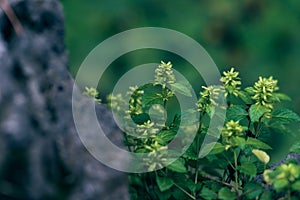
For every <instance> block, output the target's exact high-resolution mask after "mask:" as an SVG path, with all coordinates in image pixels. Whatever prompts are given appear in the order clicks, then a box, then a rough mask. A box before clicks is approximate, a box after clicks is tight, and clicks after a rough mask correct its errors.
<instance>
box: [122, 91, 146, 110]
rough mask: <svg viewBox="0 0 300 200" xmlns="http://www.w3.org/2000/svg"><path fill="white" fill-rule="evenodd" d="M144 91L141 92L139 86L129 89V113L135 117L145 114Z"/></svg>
mask: <svg viewBox="0 0 300 200" xmlns="http://www.w3.org/2000/svg"><path fill="white" fill-rule="evenodd" d="M143 94H144V91H143V90H139V89H138V86H134V87H129V91H128V92H127V94H126V95H127V96H129V98H130V99H129V113H130V114H133V115H139V114H142V113H143V105H142V95H143Z"/></svg>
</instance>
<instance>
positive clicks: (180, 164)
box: [167, 158, 186, 173]
mask: <svg viewBox="0 0 300 200" xmlns="http://www.w3.org/2000/svg"><path fill="white" fill-rule="evenodd" d="M167 168H168V169H170V170H172V171H174V172H178V173H186V167H185V165H184V160H183V159H180V158H179V159H177V160H175V161H174V162H172V163H171V164H170V165H168V166H167Z"/></svg>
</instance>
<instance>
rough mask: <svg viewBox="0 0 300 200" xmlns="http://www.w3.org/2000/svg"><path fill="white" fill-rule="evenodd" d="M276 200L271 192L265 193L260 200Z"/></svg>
mask: <svg viewBox="0 0 300 200" xmlns="http://www.w3.org/2000/svg"><path fill="white" fill-rule="evenodd" d="M270 199H274V197H273V192H271V191H264V192H263V193H262V195H261V197H260V200H270Z"/></svg>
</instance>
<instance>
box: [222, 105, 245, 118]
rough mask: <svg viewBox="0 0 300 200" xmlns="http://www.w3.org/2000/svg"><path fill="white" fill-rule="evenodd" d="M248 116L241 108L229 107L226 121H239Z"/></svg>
mask: <svg viewBox="0 0 300 200" xmlns="http://www.w3.org/2000/svg"><path fill="white" fill-rule="evenodd" d="M247 116H248V112H247V111H246V110H245V108H243V107H242V106H230V107H229V108H228V110H227V120H228V121H229V120H234V121H240V120H242V119H245V118H246V117H247Z"/></svg>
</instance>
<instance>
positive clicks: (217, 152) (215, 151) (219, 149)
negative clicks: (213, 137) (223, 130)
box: [208, 142, 225, 155]
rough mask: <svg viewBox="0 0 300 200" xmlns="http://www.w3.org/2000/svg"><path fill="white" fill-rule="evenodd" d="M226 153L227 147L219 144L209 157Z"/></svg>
mask: <svg viewBox="0 0 300 200" xmlns="http://www.w3.org/2000/svg"><path fill="white" fill-rule="evenodd" d="M223 151H225V146H224V145H222V144H221V143H219V142H217V143H216V144H215V146H214V147H213V149H212V150H211V152H209V154H208V155H214V154H219V153H222V152H223Z"/></svg>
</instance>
